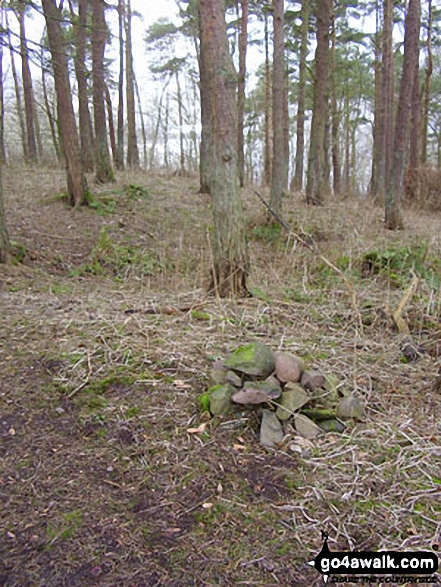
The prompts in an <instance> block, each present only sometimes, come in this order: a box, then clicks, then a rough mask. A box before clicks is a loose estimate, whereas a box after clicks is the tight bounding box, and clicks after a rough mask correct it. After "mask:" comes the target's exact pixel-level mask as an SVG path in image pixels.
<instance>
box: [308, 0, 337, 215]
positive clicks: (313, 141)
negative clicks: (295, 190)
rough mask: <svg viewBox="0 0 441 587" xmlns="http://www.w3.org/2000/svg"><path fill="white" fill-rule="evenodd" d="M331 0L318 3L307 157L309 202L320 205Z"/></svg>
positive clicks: (321, 199)
mask: <svg viewBox="0 0 441 587" xmlns="http://www.w3.org/2000/svg"><path fill="white" fill-rule="evenodd" d="M331 5H332V0H320V2H319V3H318V5H317V49H316V52H315V81H314V106H313V113H312V122H311V138H310V147H309V157H308V172H307V183H306V201H307V202H308V204H314V205H321V204H322V203H323V196H324V193H325V192H326V177H325V129H326V117H327V113H328V107H327V98H328V68H329V24H330V18H331Z"/></svg>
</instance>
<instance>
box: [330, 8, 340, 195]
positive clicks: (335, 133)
mask: <svg viewBox="0 0 441 587" xmlns="http://www.w3.org/2000/svg"><path fill="white" fill-rule="evenodd" d="M335 28H336V27H335V10H334V7H333V8H332V28H331V31H332V35H331V122H332V131H331V133H332V178H333V191H334V196H339V195H340V193H341V169H340V146H339V140H338V138H339V132H340V114H339V112H338V104H337V79H336V77H337V70H336V33H335Z"/></svg>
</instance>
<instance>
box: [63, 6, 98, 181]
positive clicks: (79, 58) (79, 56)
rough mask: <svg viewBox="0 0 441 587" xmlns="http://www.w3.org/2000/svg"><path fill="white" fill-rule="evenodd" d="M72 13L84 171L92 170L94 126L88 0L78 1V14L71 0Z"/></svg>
mask: <svg viewBox="0 0 441 587" xmlns="http://www.w3.org/2000/svg"><path fill="white" fill-rule="evenodd" d="M69 7H70V13H71V18H72V23H73V34H74V39H75V54H74V67H75V76H76V78H77V84H78V116H79V129H80V142H81V160H82V163H83V169H84V171H88V172H92V171H93V169H94V161H93V159H94V158H93V142H94V138H93V126H92V117H91V115H90V109H89V96H88V84H87V77H88V73H87V68H86V41H87V12H88V0H79V1H78V16H76V15H75V13H74V10H73V5H72V2H71V0H69Z"/></svg>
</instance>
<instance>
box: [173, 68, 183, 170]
mask: <svg viewBox="0 0 441 587" xmlns="http://www.w3.org/2000/svg"><path fill="white" fill-rule="evenodd" d="M175 78H176V100H177V102H178V122H179V163H180V173H181V175H182V176H185V148H184V116H183V108H182V92H181V82H180V79H179V72H178V69H176V71H175Z"/></svg>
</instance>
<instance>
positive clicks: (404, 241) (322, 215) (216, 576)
mask: <svg viewBox="0 0 441 587" xmlns="http://www.w3.org/2000/svg"><path fill="white" fill-rule="evenodd" d="M4 184H5V185H4V189H5V196H6V211H7V219H8V224H9V228H10V236H11V238H12V240H13V241H14V242H15V247H14V248H15V251H16V253H17V254H19V255H20V254H21V255H23V254H24V258H23V262H22V263H20V264H15V265H9V266H6V267H0V373H1V377H0V410H1V413H0V436H1V445H0V458H1V473H0V496H1V498H2V502H3V507H2V511H1V514H0V533H1V534H0V536H1V539H0V584H1V585H6V586H8V587H12V586H14V587H15V586H17V587H18V586H19V587H26V586H41V587H42V586H45V587H61V586H69V587H76V586H78V587H87V586H98V585H99V586H109V587H110V586H112V587H113V586H120V585H121V586H127V587H144V586H145V587H151V586H160V585H166V586H169V587H174V586H176V587H182V586H187V585H188V586H215V585H220V586H228V585H262V586H272V585H283V586H315V585H317V586H318V585H322V584H323V579H322V577H321V576H320V575H319V574H318V573H317V571H316V570H315V569H313V568H311V567H310V566H308V565H307V562H308V561H309V560H311V559H312V558H313V557H314V556H315V555H316V554H318V552H319V551H320V549H321V547H322V539H321V530H325V531H327V532H328V533H329V536H330V538H329V545H330V548H331V549H332V550H420V549H424V550H430V549H431V548H432V547H434V546H436V545H437V544H439V542H440V540H441V536H440V534H441V448H440V437H441V425H440V421H441V419H440V415H441V396H440V388H439V384H438V382H439V379H437V376H438V374H439V373H440V365H441V360H440V357H439V348H440V340H441V297H440V291H439V287H438V289H436V287H435V288H434V287H432V286H431V284H430V283H429V281H430V279H429V277H430V275H432V274H429V273H424V272H423V273H421V275H422V278H421V282H420V284H419V287H418V290H417V293H416V295H415V296H414V297H413V298H412V300H411V301H410V303H409V304H408V305H407V306H406V308H405V313H404V318H405V320H406V322H407V324H408V325H409V328H410V331H411V338H412V342H413V343H414V344H415V345H416V346H418V347H420V349H421V353H420V355H419V358H418V360H416V361H412V362H409V363H405V362H403V355H402V352H401V347H402V344H403V337H402V336H401V335H399V334H398V333H397V332H396V329H395V328H394V325H393V321H392V319H391V314H392V312H393V311H394V310H395V309H396V308H397V306H398V303H399V301H400V300H401V299H402V297H403V294H404V291H405V289H406V288H407V287H408V286H409V285H410V283H411V280H412V273H411V271H410V270H409V268H408V267H404V265H403V267H402V270H400V269H399V268H398V269H394V271H393V272H391V271H388V272H379V273H374V274H372V272H371V273H370V274H369V275H363V274H362V270H361V268H362V259H363V255H364V254H365V253H366V252H368V251H372V250H375V251H380V252H381V251H383V252H384V251H389V250H391V249H393V248H395V249H396V248H397V247H398V248H399V247H414V246H418V245H419V244H421V243H425V246H427V254H426V256H425V259H424V263H425V264H426V265H425V267H426V266H427V267H429V268H430V267H432V269H433V270H434V271H435V272H436V271H438V269H439V265H437V264H436V262H435V261H434V259H435V260H436V259H438V258H439V257H440V256H441V234H440V230H439V227H440V220H441V217H440V216H439V215H438V216H436V215H435V214H432V215H425V214H424V213H418V212H416V211H412V212H408V213H407V214H406V229H405V230H404V231H400V232H399V233H391V232H387V231H385V230H384V229H383V223H382V210H381V209H380V208H378V207H374V206H373V205H372V204H371V203H370V202H368V201H351V200H346V201H335V202H328V203H327V204H326V205H325V206H324V207H321V208H309V207H307V206H306V204H304V203H303V201H302V198H301V196H298V197H293V198H292V199H290V200H286V201H285V210H286V219H287V221H288V222H290V223H291V225H292V226H293V227H294V228H295V230H296V231H297V232H299V233H300V234H301V235H303V237H304V238H305V239H307V240H308V243H317V247H318V251H319V252H320V253H321V254H324V255H326V256H327V258H329V259H330V260H331V261H332V262H333V263H336V264H337V265H338V266H339V267H341V268H342V269H343V271H344V272H345V275H346V276H347V278H348V279H349V280H350V282H351V284H352V288H353V290H354V292H355V298H356V299H355V305H354V303H353V301H352V302H351V292H350V291H348V288H347V285H346V284H345V283H344V281H343V280H342V279H341V277H340V276H339V275H338V274H337V273H336V272H333V271H332V270H331V269H330V268H329V266H327V265H326V264H324V263H323V262H322V260H321V259H320V258H319V257H317V255H314V254H313V253H311V251H310V250H309V249H308V248H307V247H305V246H302V245H301V244H299V243H297V242H296V241H295V239H294V238H293V237H292V236H287V235H286V234H280V235H279V234H278V231H277V230H275V229H271V228H268V227H267V226H266V225H265V218H266V217H265V213H264V211H263V210H262V208H261V204H260V203H259V201H258V199H257V198H256V197H255V195H254V194H253V191H252V190H245V192H244V199H245V208H246V215H247V221H248V225H249V245H250V256H251V267H252V272H251V275H250V279H249V286H250V290H251V292H252V293H253V297H252V298H250V299H246V300H238V301H233V300H219V299H216V298H213V297H208V296H207V295H206V294H205V287H206V285H207V282H208V275H209V268H210V264H211V251H210V246H209V234H210V230H211V205H210V200H209V198H207V196H202V195H200V194H198V182H197V180H196V179H176V178H175V179H166V178H162V177H151V176H147V175H143V174H138V175H136V176H134V175H133V176H130V175H124V176H121V177H120V178H119V179H118V181H117V182H116V183H115V184H112V185H110V186H103V187H100V188H97V187H96V186H94V185H93V184H92V183H91V188H92V191H93V195H94V204H93V207H89V208H84V209H82V210H78V211H72V210H70V209H69V208H68V207H67V206H66V204H65V203H64V201H63V199H62V198H60V197H57V195H59V194H61V193H62V192H63V191H64V189H65V187H64V175H63V173H62V172H55V171H48V170H43V169H38V170H33V171H29V170H23V169H7V170H6V171H5V178H4ZM263 193H264V194H265V191H263ZM431 263H432V265H431ZM414 269H415V270H417V268H416V267H415V268H414ZM256 339H258V340H263V341H265V342H267V343H268V344H270V345H271V346H272V347H273V348H274V349H284V350H289V351H293V352H295V353H296V354H298V355H300V356H302V357H303V358H304V359H305V361H306V362H307V364H308V365H309V366H310V367H312V368H318V369H320V370H322V371H323V372H325V373H329V374H331V373H332V374H334V375H336V376H337V377H338V378H339V379H340V381H341V385H342V387H343V388H346V389H349V390H351V391H353V392H354V393H355V394H356V395H358V396H359V397H360V398H362V399H363V401H365V402H366V406H367V417H366V421H365V422H363V423H359V424H356V425H355V424H353V423H350V424H348V427H347V429H346V431H345V433H343V434H333V433H330V434H326V435H323V436H322V437H320V438H319V439H318V440H316V441H314V442H306V441H302V440H301V439H299V438H298V437H297V436H296V434H295V431H294V430H292V429H289V428H288V429H287V431H286V432H287V435H286V437H285V440H284V442H283V445H282V446H281V447H280V448H279V449H277V450H270V449H265V448H263V447H261V446H260V445H259V442H258V414H256V413H254V412H253V413H250V412H248V413H246V412H245V413H244V414H242V416H241V417H240V418H237V419H234V418H232V419H231V420H230V421H228V420H222V419H213V420H212V421H210V422H209V423H208V425H207V427H206V428H205V431H203V432H201V433H199V434H193V433H192V434H191V433H188V432H187V430H188V429H189V428H194V427H197V426H199V424H201V423H202V422H204V421H207V419H206V415H203V414H201V412H200V408H199V405H198V401H197V397H198V395H199V394H201V393H202V392H204V391H205V390H206V388H207V385H208V373H209V369H210V365H211V362H212V360H213V359H214V358H216V357H218V356H225V354H226V353H228V352H229V351H231V350H233V349H234V348H235V347H236V346H237V345H238V344H244V343H247V342H251V341H252V340H256ZM439 580H441V576H440V575H438V581H439ZM377 584H378V583H377ZM387 584H388V585H393V584H394V583H393V582H390V580H389V581H388V583H387ZM397 584H398V583H397ZM400 584H403V583H400Z"/></svg>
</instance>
